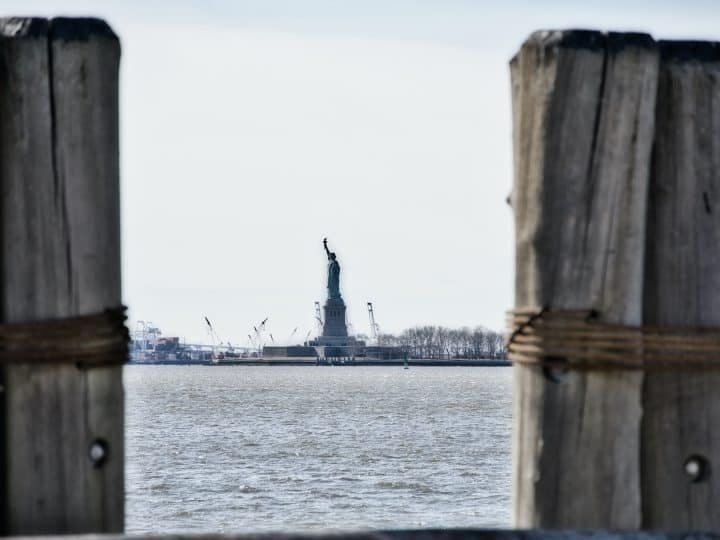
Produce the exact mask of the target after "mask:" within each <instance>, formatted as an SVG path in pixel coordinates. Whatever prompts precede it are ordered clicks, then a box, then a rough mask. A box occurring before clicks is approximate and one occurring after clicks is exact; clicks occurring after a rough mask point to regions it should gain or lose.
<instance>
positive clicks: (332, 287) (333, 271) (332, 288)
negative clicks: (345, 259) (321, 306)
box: [323, 238, 341, 300]
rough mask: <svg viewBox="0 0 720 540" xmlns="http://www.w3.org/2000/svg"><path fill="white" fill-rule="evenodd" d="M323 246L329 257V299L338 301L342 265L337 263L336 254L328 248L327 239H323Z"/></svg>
mask: <svg viewBox="0 0 720 540" xmlns="http://www.w3.org/2000/svg"><path fill="white" fill-rule="evenodd" d="M323 246H324V247H325V253H327V256H328V261H329V262H328V281H327V288H328V298H329V299H330V300H336V299H339V298H341V296H340V263H339V262H338V261H337V257H336V256H335V253H333V252H331V251H330V250H329V249H328V247H327V238H323Z"/></svg>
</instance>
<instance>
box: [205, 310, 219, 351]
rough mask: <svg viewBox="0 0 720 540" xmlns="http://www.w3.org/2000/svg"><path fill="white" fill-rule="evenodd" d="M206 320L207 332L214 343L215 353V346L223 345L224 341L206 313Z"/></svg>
mask: <svg viewBox="0 0 720 540" xmlns="http://www.w3.org/2000/svg"><path fill="white" fill-rule="evenodd" d="M205 322H206V323H207V333H208V336H209V337H210V342H211V343H212V348H213V353H214V352H215V347H217V346H218V345H222V341H220V338H219V337H218V335H217V332H216V331H215V329H214V328H213V325H212V323H211V322H210V319H208V318H207V315H205Z"/></svg>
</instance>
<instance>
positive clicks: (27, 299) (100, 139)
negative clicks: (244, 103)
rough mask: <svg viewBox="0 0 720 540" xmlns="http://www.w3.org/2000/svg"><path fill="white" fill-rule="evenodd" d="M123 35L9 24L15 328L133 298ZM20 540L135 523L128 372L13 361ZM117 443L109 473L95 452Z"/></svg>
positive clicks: (5, 132)
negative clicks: (127, 239) (126, 284)
mask: <svg viewBox="0 0 720 540" xmlns="http://www.w3.org/2000/svg"><path fill="white" fill-rule="evenodd" d="M119 58H120V47H119V42H118V40H117V38H116V36H115V35H114V34H113V33H112V31H111V30H110V28H109V27H107V25H106V24H105V23H103V22H101V21H97V20H92V19H53V20H51V21H47V20H45V19H2V20H0V186H1V192H0V193H1V197H0V249H1V250H2V251H1V253H2V260H3V264H2V272H3V280H2V285H1V287H2V299H1V304H0V305H1V309H2V311H1V313H2V321H3V322H28V321H35V320H43V319H53V318H62V317H66V316H73V315H83V314H90V313H95V312H98V311H102V310H104V309H105V308H111V307H117V306H118V305H119V304H120V303H121V292H120V229H119V193H118V190H119V172H118V66H119ZM3 375H4V386H5V402H4V407H5V411H4V421H5V425H4V429H5V433H4V453H5V454H4V459H5V462H6V466H5V478H4V483H5V490H4V493H3V504H2V512H3V527H4V530H5V532H6V533H8V534H39V533H50V532H53V533H79V532H113V531H122V530H123V525H124V523H123V521H124V515H123V507H124V489H123V482H124V480H123V474H124V472H123V471H124V468H123V466H124V465H123V460H124V448H123V446H124V443H123V410H124V409H123V389H122V369H121V368H120V367H104V368H98V369H92V370H80V369H78V368H76V367H75V366H74V365H72V364H65V365H58V366H50V365H46V366H29V365H12V366H7V367H5V368H4V374H3ZM95 439H102V440H104V441H105V442H106V443H107V445H108V447H109V457H108V460H107V462H106V463H105V464H104V466H102V467H99V468H95V467H94V466H93V464H92V463H91V461H90V459H89V457H88V450H89V447H90V445H91V443H92V442H93V441H94V440H95Z"/></svg>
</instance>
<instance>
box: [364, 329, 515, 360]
mask: <svg viewBox="0 0 720 540" xmlns="http://www.w3.org/2000/svg"><path fill="white" fill-rule="evenodd" d="M358 337H361V338H362V339H365V340H367V336H358ZM378 345H382V346H395V347H401V348H402V349H404V350H405V351H406V352H407V353H408V355H409V356H410V357H411V358H432V359H438V360H442V359H453V358H493V359H495V358H498V359H499V358H506V351H505V343H504V339H503V336H502V334H500V333H499V332H494V331H492V330H489V329H487V328H483V327H481V326H478V327H476V328H467V327H465V328H445V327H444V326H432V325H426V326H416V327H414V328H408V329H407V330H404V331H403V332H401V333H400V334H399V335H394V334H381V335H380V336H378Z"/></svg>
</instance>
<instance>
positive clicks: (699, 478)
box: [683, 454, 710, 484]
mask: <svg viewBox="0 0 720 540" xmlns="http://www.w3.org/2000/svg"><path fill="white" fill-rule="evenodd" d="M683 469H684V470H685V474H686V475H687V476H688V478H689V479H690V481H691V482H692V483H694V484H697V483H699V482H704V481H705V480H707V479H708V478H710V462H709V461H708V460H707V458H705V457H704V456H701V455H698V454H693V455H692V456H690V457H689V458H687V459H686V460H685V465H684V466H683Z"/></svg>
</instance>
